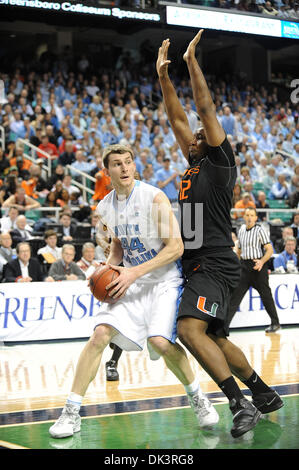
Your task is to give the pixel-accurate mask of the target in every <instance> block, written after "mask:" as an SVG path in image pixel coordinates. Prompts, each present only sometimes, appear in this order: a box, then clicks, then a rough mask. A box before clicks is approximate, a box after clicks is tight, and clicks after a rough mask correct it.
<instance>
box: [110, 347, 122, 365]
mask: <svg viewBox="0 0 299 470" xmlns="http://www.w3.org/2000/svg"><path fill="white" fill-rule="evenodd" d="M122 352H123V350H122V349H121V348H119V347H118V346H116V344H114V348H113V354H112V357H111V359H110V361H115V362H116V364H117V363H118V360H119V358H120V356H121V354H122Z"/></svg>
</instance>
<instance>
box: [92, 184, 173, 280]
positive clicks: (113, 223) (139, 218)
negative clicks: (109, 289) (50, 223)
mask: <svg viewBox="0 0 299 470" xmlns="http://www.w3.org/2000/svg"><path fill="white" fill-rule="evenodd" d="M159 192H161V191H160V189H158V188H155V187H154V186H151V185H150V184H146V183H143V182H142V181H138V180H135V186H134V188H133V190H132V192H131V194H130V196H129V197H128V198H127V199H124V200H119V199H117V196H116V192H115V190H113V191H111V192H110V193H109V194H107V196H105V198H104V199H103V200H102V201H100V202H99V204H98V206H97V209H96V212H97V213H98V214H99V215H100V217H101V221H102V223H103V224H104V225H105V226H107V231H108V233H109V235H110V236H112V237H113V238H114V237H117V238H118V239H119V240H120V242H121V245H122V248H123V251H124V256H123V264H124V266H125V267H129V268H130V267H132V266H137V265H139V264H142V263H145V262H146V261H149V260H150V259H152V258H154V257H155V256H157V254H158V253H159V251H161V250H162V248H164V246H165V245H164V243H163V241H162V240H161V238H160V237H159V235H158V231H157V227H156V224H155V223H154V222H153V217H152V214H153V211H154V210H155V207H154V204H153V200H154V198H155V196H156V195H157V194H158V193H159ZM175 278H178V279H182V270H181V266H180V261H179V262H178V261H177V262H172V263H170V264H168V265H166V266H163V267H161V268H158V269H155V270H154V271H152V272H150V273H148V274H146V275H145V276H142V278H139V279H137V281H136V282H159V281H162V280H163V281H165V280H168V279H169V280H171V279H175Z"/></svg>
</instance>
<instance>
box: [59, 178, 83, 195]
mask: <svg viewBox="0 0 299 470" xmlns="http://www.w3.org/2000/svg"><path fill="white" fill-rule="evenodd" d="M62 185H63V188H65V189H67V191H68V193H69V195H71V194H72V193H73V192H75V191H78V193H80V189H79V188H78V186H75V185H74V184H72V177H71V175H64V177H63V179H62Z"/></svg>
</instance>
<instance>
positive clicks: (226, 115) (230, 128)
mask: <svg viewBox="0 0 299 470" xmlns="http://www.w3.org/2000/svg"><path fill="white" fill-rule="evenodd" d="M221 125H222V127H223V129H224V132H225V133H226V134H230V135H235V134H236V119H235V117H234V116H233V115H232V112H231V110H230V108H229V106H225V107H224V109H223V116H222V118H221Z"/></svg>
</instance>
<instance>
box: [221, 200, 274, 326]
mask: <svg viewBox="0 0 299 470" xmlns="http://www.w3.org/2000/svg"><path fill="white" fill-rule="evenodd" d="M243 217H244V220H245V224H243V225H242V226H241V228H240V230H239V233H238V239H239V246H238V245H237V246H238V250H237V255H238V256H239V258H241V267H242V271H241V278H240V281H239V285H238V287H237V288H236V289H235V290H234V291H233V294H232V296H231V299H230V306H229V314H228V325H230V323H231V321H232V319H233V316H234V315H235V313H236V311H237V309H238V307H239V305H240V303H241V301H242V299H243V297H244V295H245V294H246V292H247V291H248V289H249V287H250V286H251V287H254V289H256V290H257V291H258V293H259V294H260V296H261V299H262V301H263V304H264V307H265V309H266V311H267V313H268V315H269V316H270V318H271V325H270V326H268V327H267V328H266V333H275V332H276V331H277V330H279V329H280V324H279V319H278V315H277V311H276V307H275V303H274V300H273V296H272V292H271V289H270V286H269V275H268V268H267V261H268V260H269V259H270V258H271V256H272V254H273V248H272V245H271V242H270V240H269V237H268V235H267V234H266V232H265V231H264V229H263V228H262V227H261V226H260V225H259V224H257V223H256V221H257V213H256V210H255V208H253V207H250V208H247V209H246V210H245V213H244V216H243Z"/></svg>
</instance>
